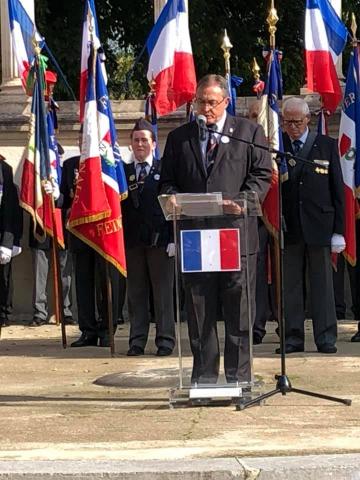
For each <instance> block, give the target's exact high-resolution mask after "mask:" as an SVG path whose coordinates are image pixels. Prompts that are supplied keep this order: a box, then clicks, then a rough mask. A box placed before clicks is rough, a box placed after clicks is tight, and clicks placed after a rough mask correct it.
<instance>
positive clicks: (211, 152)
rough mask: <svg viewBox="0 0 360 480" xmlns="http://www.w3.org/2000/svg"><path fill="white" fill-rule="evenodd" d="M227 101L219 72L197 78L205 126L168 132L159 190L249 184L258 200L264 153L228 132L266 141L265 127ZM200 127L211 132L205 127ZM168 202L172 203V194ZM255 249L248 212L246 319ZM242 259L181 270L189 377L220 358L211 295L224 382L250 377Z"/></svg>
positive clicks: (264, 183)
mask: <svg viewBox="0 0 360 480" xmlns="http://www.w3.org/2000/svg"><path fill="white" fill-rule="evenodd" d="M228 103H229V92H228V89H227V81H226V79H225V78H223V77H221V76H220V75H207V76H205V77H204V78H202V79H201V80H200V81H199V83H198V86H197V91H196V105H197V115H198V118H199V117H200V119H201V118H203V119H204V128H199V124H198V122H196V121H194V122H190V123H187V124H185V125H183V126H181V127H179V128H177V129H175V130H174V131H172V132H171V133H170V134H169V136H168V138H167V142H166V146H165V151H164V157H163V167H162V172H161V178H160V193H162V194H176V193H208V192H222V193H223V194H224V195H229V196H234V195H237V194H239V193H240V192H244V191H248V192H250V191H254V192H256V193H257V195H258V196H259V198H260V200H263V199H264V197H265V195H266V193H267V191H268V188H269V185H270V179H271V161H270V156H269V154H268V153H267V152H266V151H264V150H262V149H259V148H256V147H255V148H254V147H253V146H250V145H248V144H246V143H241V142H239V141H236V140H234V139H233V138H229V137H228V136H227V135H230V136H231V137H236V138H239V139H243V140H246V141H249V142H253V143H254V144H261V145H266V141H265V137H264V132H263V130H262V127H260V126H259V125H257V124H255V123H253V122H250V121H249V120H246V119H243V118H235V117H232V116H230V115H229V114H227V113H226V107H227V106H228ZM201 116H203V117H201ZM204 117H205V118H204ZM207 128H210V129H211V130H212V131H216V133H208V131H207ZM204 133H205V134H204ZM173 202H175V203H176V200H175V197H173ZM257 249H258V233H257V218H252V219H250V218H249V254H250V255H249V278H250V288H251V303H252V320H253V317H254V311H255V304H254V303H255V302H254V292H255V275H256V252H257ZM241 252H242V253H244V248H241ZM241 260H242V261H241V271H236V272H222V273H202V274H198V273H191V274H186V275H184V288H185V302H186V313H187V319H188V328H189V338H190V344H191V350H192V353H193V371H192V377H191V381H192V384H195V383H198V384H201V383H206V384H214V383H216V382H217V378H218V374H219V363H220V352H219V340H218V335H217V328H216V321H217V312H218V311H219V305H218V302H220V304H221V309H222V312H223V317H224V321H225V351H224V369H225V376H226V380H227V382H228V383H236V382H241V381H249V380H250V368H249V361H248V351H249V348H248V345H249V331H248V316H247V307H246V305H247V302H246V262H245V257H242V259H241Z"/></svg>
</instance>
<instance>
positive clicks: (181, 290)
mask: <svg viewBox="0 0 360 480" xmlns="http://www.w3.org/2000/svg"><path fill="white" fill-rule="evenodd" d="M159 202H160V205H161V207H162V210H163V213H164V215H165V218H166V219H167V220H168V221H172V222H173V229H174V242H175V247H176V248H175V251H176V253H175V274H176V280H175V283H176V306H177V308H176V319H177V345H178V354H179V379H178V387H177V388H175V389H172V390H170V406H173V407H174V406H180V405H181V406H184V405H189V406H191V405H194V404H195V405H196V404H201V405H203V404H205V405H206V404H212V403H221V404H223V403H225V404H226V403H235V404H236V403H241V401H243V399H244V398H246V399H248V398H249V397H251V396H252V395H253V394H254V393H255V392H254V390H256V388H257V387H258V383H257V382H256V381H255V380H254V375H253V365H252V321H251V320H252V318H253V315H254V313H255V312H254V298H255V290H254V278H255V272H256V255H252V254H253V253H255V252H256V250H257V236H256V232H257V218H256V217H258V216H260V215H261V207H260V203H259V200H258V197H257V194H256V193H255V192H251V191H249V192H241V193H238V194H236V195H227V196H225V195H224V194H222V193H201V194H197V193H196V194H193V193H191V194H188V193H183V194H176V195H160V196H159ZM249 234H250V235H249ZM254 269H255V271H254Z"/></svg>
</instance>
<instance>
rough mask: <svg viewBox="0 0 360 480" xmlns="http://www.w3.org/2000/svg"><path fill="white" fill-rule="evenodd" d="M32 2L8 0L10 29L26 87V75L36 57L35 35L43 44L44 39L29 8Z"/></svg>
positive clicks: (19, 68)
mask: <svg viewBox="0 0 360 480" xmlns="http://www.w3.org/2000/svg"><path fill="white" fill-rule="evenodd" d="M29 5H30V2H27V1H26V0H8V9H9V21H10V31H11V37H12V43H13V48H14V53H15V57H16V62H17V66H18V72H19V77H20V78H21V81H22V83H23V85H24V87H25V84H26V78H25V77H26V75H25V73H27V72H28V71H29V68H30V65H31V63H32V61H33V59H34V47H33V44H32V40H33V37H34V35H35V39H36V41H38V42H39V43H40V47H42V46H43V43H44V40H43V38H42V37H41V35H40V34H39V32H38V31H37V29H36V26H35V24H34V19H33V12H31V11H30V10H29Z"/></svg>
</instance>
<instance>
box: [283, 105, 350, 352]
mask: <svg viewBox="0 0 360 480" xmlns="http://www.w3.org/2000/svg"><path fill="white" fill-rule="evenodd" d="M309 121H310V112H309V107H308V105H307V103H306V102H305V101H304V100H302V99H300V98H291V99H289V100H287V101H286V102H285V104H284V107H283V129H284V132H285V133H284V150H285V151H288V152H293V153H294V154H295V155H297V156H299V157H302V158H304V159H307V160H308V161H310V162H311V163H310V164H309V163H305V162H302V161H301V160H296V159H293V158H292V159H290V160H288V172H289V180H288V181H286V182H284V183H283V187H282V194H283V213H284V218H285V225H286V229H285V249H284V315H285V335H286V352H287V353H293V352H303V351H304V320H305V308H304V294H303V292H304V275H303V272H304V266H305V264H306V262H307V268H308V271H309V281H310V299H311V312H312V321H313V329H314V338H315V343H316V346H317V349H318V351H319V352H320V353H336V351H337V348H336V345H335V344H336V338H337V324H336V312H335V301H334V290H333V278H332V266H331V256H330V254H331V252H332V251H333V252H337V253H339V252H341V251H342V250H343V249H344V248H345V239H344V237H343V231H344V186H343V179H342V173H341V167H340V162H339V154H338V146H337V142H336V140H335V139H333V138H330V137H327V136H325V135H317V134H316V133H312V132H310V131H309V129H308V123H309ZM278 352H279V350H278Z"/></svg>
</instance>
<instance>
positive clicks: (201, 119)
mask: <svg viewBox="0 0 360 480" xmlns="http://www.w3.org/2000/svg"><path fill="white" fill-rule="evenodd" d="M196 122H197V124H198V125H199V138H200V142H205V141H206V140H207V136H208V134H207V126H206V117H205V115H198V116H197V117H196Z"/></svg>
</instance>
